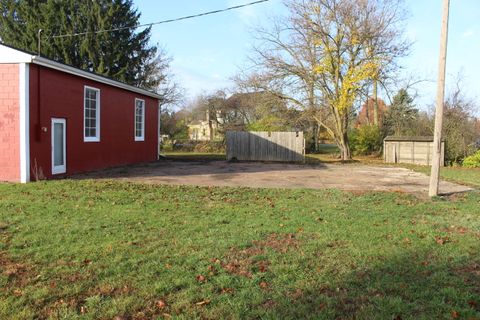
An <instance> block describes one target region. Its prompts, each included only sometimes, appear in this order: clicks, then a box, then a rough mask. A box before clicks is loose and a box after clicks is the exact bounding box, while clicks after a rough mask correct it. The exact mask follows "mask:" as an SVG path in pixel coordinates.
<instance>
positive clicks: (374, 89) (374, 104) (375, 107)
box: [367, 80, 379, 127]
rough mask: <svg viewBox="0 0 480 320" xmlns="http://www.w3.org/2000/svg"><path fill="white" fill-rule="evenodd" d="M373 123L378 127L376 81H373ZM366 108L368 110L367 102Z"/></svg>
mask: <svg viewBox="0 0 480 320" xmlns="http://www.w3.org/2000/svg"><path fill="white" fill-rule="evenodd" d="M373 99H374V101H373V124H374V125H376V126H377V127H378V124H379V121H378V81H377V80H374V81H373ZM367 110H368V102H367Z"/></svg>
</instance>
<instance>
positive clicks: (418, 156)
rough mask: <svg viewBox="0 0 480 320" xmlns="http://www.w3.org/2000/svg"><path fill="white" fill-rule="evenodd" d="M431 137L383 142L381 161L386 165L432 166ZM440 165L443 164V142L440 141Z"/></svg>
mask: <svg viewBox="0 0 480 320" xmlns="http://www.w3.org/2000/svg"><path fill="white" fill-rule="evenodd" d="M432 155H433V137H394V136H388V137H386V138H385V139H384V140H383V159H384V161H385V162H386V163H410V164H417V165H424V166H429V165H431V164H432ZM442 159H443V161H442V163H441V165H442V166H443V165H444V163H445V141H442Z"/></svg>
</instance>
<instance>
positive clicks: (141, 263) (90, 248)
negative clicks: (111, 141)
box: [0, 180, 480, 319]
mask: <svg viewBox="0 0 480 320" xmlns="http://www.w3.org/2000/svg"><path fill="white" fill-rule="evenodd" d="M479 208H480V194H478V193H471V194H465V195H461V196H457V197H455V198H449V199H435V200H433V201H430V200H428V201H425V200H420V199H417V198H415V197H413V196H410V195H406V194H395V193H365V194H352V193H344V192H340V191H335V190H330V191H318V190H288V191H287V190H276V189H275V190H274V189H272V190H270V189H263V190H258V189H238V188H237V189H236V188H222V189H220V188H200V187H172V186H150V185H140V184H127V183H120V182H94V181H88V180H86V181H68V180H66V181H50V182H41V183H31V184H27V185H9V184H3V185H0V237H1V242H0V268H1V272H0V319H38V318H40V319H41V318H51V319H112V318H115V317H117V318H116V319H152V318H170V317H173V318H177V319H195V318H198V319H222V318H226V319H240V318H254V319H258V318H261V319H299V318H314V319H335V318H337V319H452V318H458V319H480V250H479V249H480V219H479V218H480V209H479Z"/></svg>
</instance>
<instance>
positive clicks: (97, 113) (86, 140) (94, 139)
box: [83, 86, 100, 142]
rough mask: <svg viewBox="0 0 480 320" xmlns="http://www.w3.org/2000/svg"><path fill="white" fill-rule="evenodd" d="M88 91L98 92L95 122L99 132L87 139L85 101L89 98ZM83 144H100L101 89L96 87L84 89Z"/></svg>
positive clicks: (85, 87)
mask: <svg viewBox="0 0 480 320" xmlns="http://www.w3.org/2000/svg"><path fill="white" fill-rule="evenodd" d="M87 89H88V90H93V91H95V92H97V106H96V110H95V111H96V112H95V113H96V114H95V118H96V119H95V120H96V123H95V125H96V127H97V130H96V136H95V137H86V136H85V117H86V113H85V107H86V105H85V100H86V97H87ZM83 142H100V89H98V88H94V87H89V86H84V89H83Z"/></svg>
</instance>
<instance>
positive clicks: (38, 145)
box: [30, 65, 158, 179]
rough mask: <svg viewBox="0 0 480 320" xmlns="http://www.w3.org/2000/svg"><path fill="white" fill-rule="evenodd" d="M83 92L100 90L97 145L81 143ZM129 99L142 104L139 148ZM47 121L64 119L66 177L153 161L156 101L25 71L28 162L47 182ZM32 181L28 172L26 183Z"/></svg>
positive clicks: (42, 70)
mask: <svg viewBox="0 0 480 320" xmlns="http://www.w3.org/2000/svg"><path fill="white" fill-rule="evenodd" d="M85 86H90V87H95V88H98V89H100V142H84V141H83V130H84V128H83V121H84V119H83V113H84V110H83V108H84V106H83V99H84V87H85ZM135 98H139V99H143V100H145V105H146V107H145V141H144V142H136V141H135V137H134V112H135ZM52 118H65V119H66V123H67V145H66V149H67V173H66V174H67V175H69V174H73V173H80V172H86V171H92V170H98V169H103V168H108V167H114V166H121V165H127V164H133V163H139V162H148V161H154V160H156V159H157V141H158V138H157V135H158V133H157V132H158V131H157V130H158V129H157V126H158V100H156V99H154V98H150V97H147V96H142V95H141V94H136V93H133V92H130V91H127V90H123V89H119V88H115V87H112V86H109V85H106V84H102V83H98V82H95V81H92V80H88V79H85V78H81V77H78V76H74V75H69V74H66V73H63V72H60V71H56V70H53V69H49V68H45V67H40V66H37V65H31V66H30V162H31V165H32V168H33V167H34V166H35V163H36V164H37V168H40V169H41V172H42V173H43V175H45V177H47V178H51V177H52V174H51V172H52V165H51V163H52V160H51V132H50V128H51V119H52ZM38 171H39V170H38ZM38 171H37V172H38ZM35 175H36V174H35V172H33V170H32V179H34V178H35Z"/></svg>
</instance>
